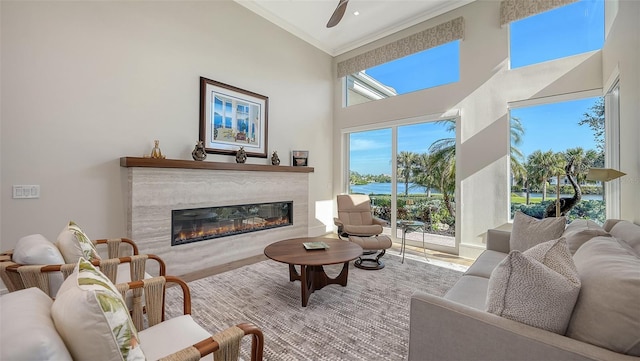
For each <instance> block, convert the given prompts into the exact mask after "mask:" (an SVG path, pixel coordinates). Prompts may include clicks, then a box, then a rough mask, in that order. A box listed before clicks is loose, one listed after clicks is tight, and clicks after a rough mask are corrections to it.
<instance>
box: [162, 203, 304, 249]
mask: <svg viewBox="0 0 640 361" xmlns="http://www.w3.org/2000/svg"><path fill="white" fill-rule="evenodd" d="M290 225H293V201H285V202H271V203H256V204H243V205H232V206H220V207H207V208H195V209H176V210H172V211H171V235H172V236H171V245H172V246H177V245H181V244H186V243H192V242H199V241H204V240H208V239H213V238H220V237H226V236H232V235H236V234H240V233H248V232H256V231H262V230H265V229H271V228H277V227H286V226H290Z"/></svg>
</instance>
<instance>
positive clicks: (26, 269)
mask: <svg viewBox="0 0 640 361" xmlns="http://www.w3.org/2000/svg"><path fill="white" fill-rule="evenodd" d="M94 244H96V245H106V246H107V248H108V250H107V253H108V258H106V259H100V260H94V261H92V264H93V265H95V266H98V267H100V269H101V271H102V272H103V273H104V274H105V275H106V276H107V277H108V278H109V280H111V282H113V283H114V284H116V283H123V282H128V281H137V280H141V279H143V278H149V277H151V275H149V274H148V273H146V268H147V267H146V264H147V261H148V260H153V261H155V263H157V265H156V267H157V272H158V275H159V276H165V275H166V265H165V263H164V261H163V260H162V259H161V258H160V257H158V256H156V255H153V254H144V255H140V254H138V252H139V251H138V246H136V244H135V242H133V241H132V240H130V239H128V238H115V239H99V240H96V241H94ZM123 245H124V247H121V246H123ZM127 248H130V249H129V250H127ZM127 252H129V253H133V255H131V256H124V257H122V256H121V255H122V254H124V253H127ZM75 266H76V263H66V264H55V265H54V264H49V265H44V264H37V265H36V264H29V265H25V264H18V263H16V262H15V261H14V260H13V250H10V251H7V252H3V253H1V254H0V278H2V281H3V282H4V284H5V286H7V289H8V291H9V292H14V291H17V290H22V289H25V288H29V287H38V288H40V289H41V290H42V291H44V292H45V293H46V294H48V295H50V296H51V297H52V298H53V297H55V293H56V292H57V287H59V286H60V283H62V282H61V281H62V280H64V279H66V278H67V277H68V276H69V274H71V272H73V268H74V267H75ZM118 274H120V276H118ZM56 277H58V279H59V280H60V281H58V282H55V280H56ZM132 302H135V301H130V299H128V300H127V304H128V305H131V304H132Z"/></svg>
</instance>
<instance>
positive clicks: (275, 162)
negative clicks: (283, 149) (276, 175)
mask: <svg viewBox="0 0 640 361" xmlns="http://www.w3.org/2000/svg"><path fill="white" fill-rule="evenodd" d="M271 164H273V165H280V158H279V157H278V151H276V150H274V151H273V154H272V155H271Z"/></svg>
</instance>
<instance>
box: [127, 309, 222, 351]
mask: <svg viewBox="0 0 640 361" xmlns="http://www.w3.org/2000/svg"><path fill="white" fill-rule="evenodd" d="M176 330H180V332H176ZM138 335H139V336H140V344H141V345H142V350H143V351H144V354H145V356H146V357H147V359H149V360H158V359H160V358H162V357H165V356H168V355H171V354H173V353H175V352H177V351H180V350H182V349H183V348H185V347H189V346H191V345H193V344H195V343H197V342H199V341H202V340H204V339H206V338H209V337H211V334H210V333H209V332H207V330H205V329H204V328H202V327H200V326H199V325H198V324H197V323H196V322H195V321H194V320H193V318H191V315H182V316H178V317H174V318H171V319H169V320H165V321H163V322H160V323H159V324H157V325H155V326H152V327H149V328H147V329H144V330H142V331H140V332H139V334H138ZM203 360H213V354H212V353H211V354H209V355H207V356H206V357H205V358H203Z"/></svg>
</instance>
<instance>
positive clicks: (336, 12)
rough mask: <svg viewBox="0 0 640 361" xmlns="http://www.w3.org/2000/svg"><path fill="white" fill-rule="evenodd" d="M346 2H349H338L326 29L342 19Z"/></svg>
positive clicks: (345, 0)
mask: <svg viewBox="0 0 640 361" xmlns="http://www.w3.org/2000/svg"><path fill="white" fill-rule="evenodd" d="M348 2H349V0H340V2H339V3H338V7H336V10H334V12H333V15H331V18H330V19H329V22H328V23H327V27H328V28H332V27H334V26H336V25H338V23H339V22H340V20H342V17H343V16H344V12H345V11H346V10H347V3H348Z"/></svg>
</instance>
